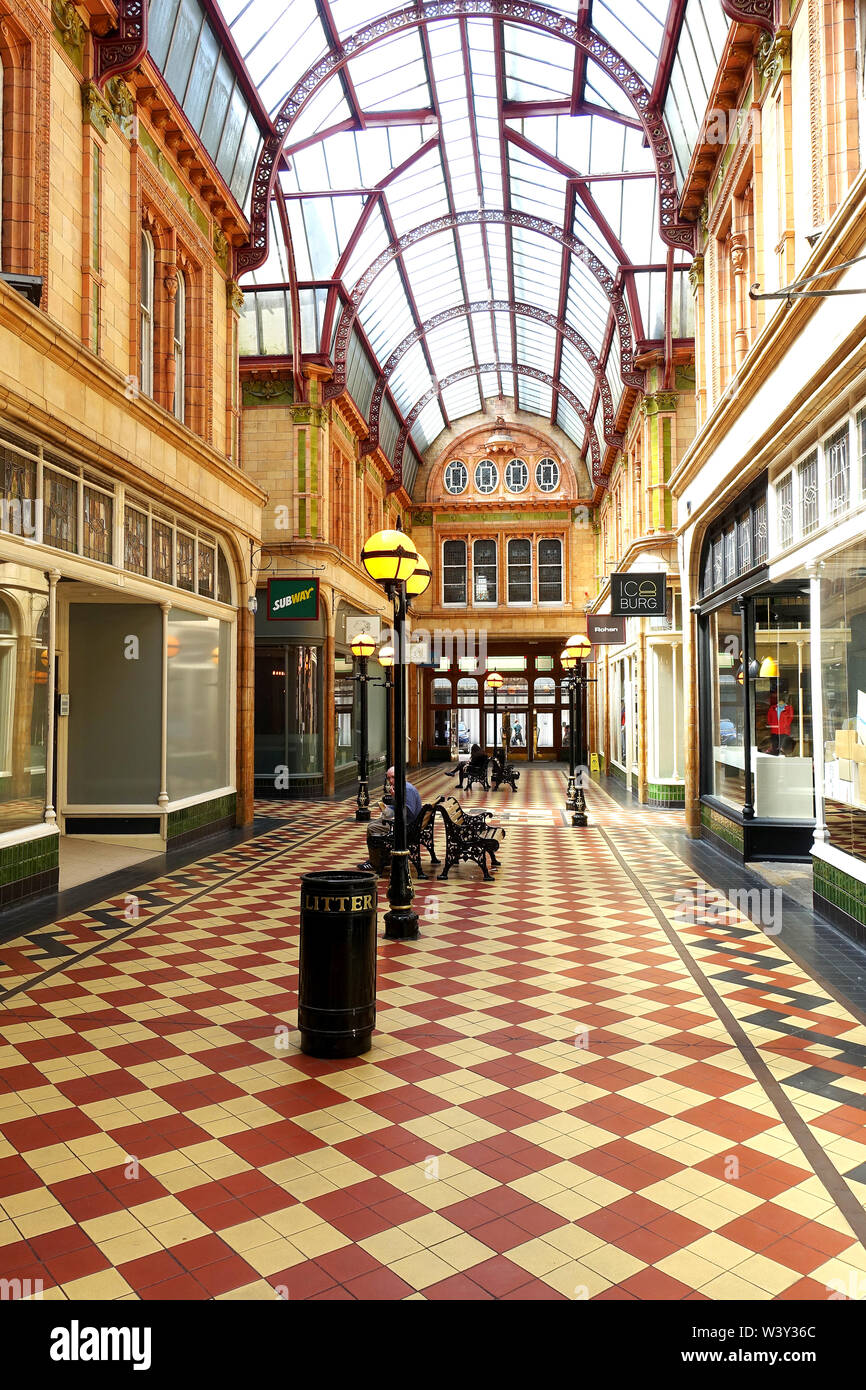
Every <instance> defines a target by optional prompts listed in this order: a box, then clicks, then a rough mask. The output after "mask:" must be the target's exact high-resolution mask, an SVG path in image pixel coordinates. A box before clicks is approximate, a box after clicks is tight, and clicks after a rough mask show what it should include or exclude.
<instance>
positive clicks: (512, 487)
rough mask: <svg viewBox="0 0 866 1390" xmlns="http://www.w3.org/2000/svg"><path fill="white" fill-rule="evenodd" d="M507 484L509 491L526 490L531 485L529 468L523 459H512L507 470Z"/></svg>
mask: <svg viewBox="0 0 866 1390" xmlns="http://www.w3.org/2000/svg"><path fill="white" fill-rule="evenodd" d="M505 486H506V487H507V488H508V491H509V492H525V491H526V489H527V487H528V486H529V469H528V468H527V466H526V464H525V463H524V462H523V459H512V460H511V462H510V463H509V464H508V467H507V468H506V470H505Z"/></svg>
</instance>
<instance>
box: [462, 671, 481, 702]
mask: <svg viewBox="0 0 866 1390" xmlns="http://www.w3.org/2000/svg"><path fill="white" fill-rule="evenodd" d="M457 703H458V705H477V704H478V681H477V680H476V679H475V677H474V676H461V677H460V680H459V681H458V682H457Z"/></svg>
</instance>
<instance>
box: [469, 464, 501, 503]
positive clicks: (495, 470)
mask: <svg viewBox="0 0 866 1390" xmlns="http://www.w3.org/2000/svg"><path fill="white" fill-rule="evenodd" d="M482 468H489V469H490V477H491V484H490V487H488V488H483V487H482V486H481V484H480V483H479V481H478V474H479V472H480V470H481V469H482ZM472 481H473V485H474V487H475V491H476V492H477V493H479V495H480V496H481V497H492V496H493V494H494V492H495V491H496V489H497V488H498V487H499V481H500V479H499V465H498V463H496V462H495V461H494V460H493V459H489V458H484V459H479V460H478V462H477V463H476V465H475V467H474V469H473V470H472Z"/></svg>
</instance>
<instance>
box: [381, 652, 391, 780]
mask: <svg viewBox="0 0 866 1390" xmlns="http://www.w3.org/2000/svg"><path fill="white" fill-rule="evenodd" d="M379 665H380V666H381V667H382V670H383V671H384V672H385V781H384V784H383V787H382V800H383V801H384V802H386V803H390V802H391V801H393V797H392V796H391V792H390V790H389V788H388V768H389V767H390V766H391V764H392V763H393V761H394V739H393V734H392V730H391V717H392V716H391V700H392V697H393V689H394V648H393V647H380V648H379Z"/></svg>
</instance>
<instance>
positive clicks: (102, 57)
mask: <svg viewBox="0 0 866 1390" xmlns="http://www.w3.org/2000/svg"><path fill="white" fill-rule="evenodd" d="M147 7H148V0H118V3H117V28H116V29H112V30H111V32H110V33H108V34H102V35H96V36H95V37H94V40H93V46H94V52H95V60H96V61H95V73H94V76H95V79H96V85H97V87H99V88H104V86H105V84H106V82H107V81H108V79H109V78H110V77H119V76H120V75H121V74H123V73H127V72H132V69H133V68H135V67H137V66H138V64H139V63H140V62H141V60H142V58H143V57H144V55H145V53H146V52H147Z"/></svg>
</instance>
